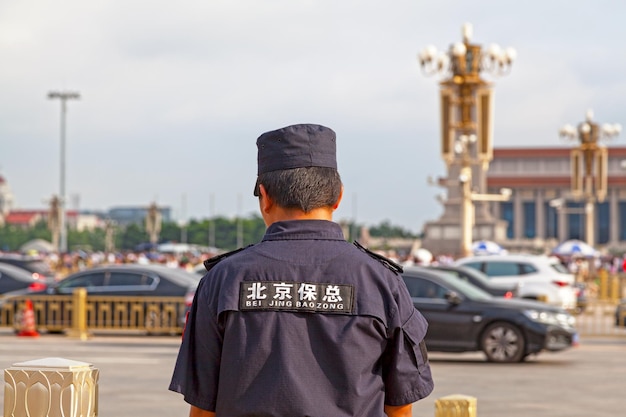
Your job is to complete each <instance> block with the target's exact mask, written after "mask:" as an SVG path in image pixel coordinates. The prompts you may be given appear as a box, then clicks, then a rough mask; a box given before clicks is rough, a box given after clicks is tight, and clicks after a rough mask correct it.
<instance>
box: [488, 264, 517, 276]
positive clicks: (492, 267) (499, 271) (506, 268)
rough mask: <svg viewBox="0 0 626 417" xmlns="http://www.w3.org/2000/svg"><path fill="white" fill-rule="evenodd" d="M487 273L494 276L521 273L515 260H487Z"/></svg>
mask: <svg viewBox="0 0 626 417" xmlns="http://www.w3.org/2000/svg"><path fill="white" fill-rule="evenodd" d="M484 272H485V274H487V275H489V276H490V277H493V276H511V275H519V274H520V270H519V267H518V265H517V264H516V263H515V262H502V261H493V262H485V271H484Z"/></svg>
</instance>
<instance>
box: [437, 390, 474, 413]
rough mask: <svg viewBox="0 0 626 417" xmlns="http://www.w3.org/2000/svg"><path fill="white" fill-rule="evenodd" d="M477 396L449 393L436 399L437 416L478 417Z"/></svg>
mask: <svg viewBox="0 0 626 417" xmlns="http://www.w3.org/2000/svg"><path fill="white" fill-rule="evenodd" d="M476 406H477V404H476V397H470V396H468V395H460V394H455V395H448V396H445V397H441V398H439V399H437V400H435V417H476Z"/></svg>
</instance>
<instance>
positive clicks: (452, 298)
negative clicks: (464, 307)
mask: <svg viewBox="0 0 626 417" xmlns="http://www.w3.org/2000/svg"><path fill="white" fill-rule="evenodd" d="M446 301H447V302H449V303H450V304H454V305H458V304H461V297H460V296H459V294H457V293H456V292H454V291H450V292H447V293H446Z"/></svg>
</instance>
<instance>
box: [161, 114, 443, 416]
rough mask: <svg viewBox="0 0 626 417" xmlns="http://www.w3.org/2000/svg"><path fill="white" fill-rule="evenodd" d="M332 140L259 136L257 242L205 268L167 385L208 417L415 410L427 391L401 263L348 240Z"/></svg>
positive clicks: (416, 319)
mask: <svg viewBox="0 0 626 417" xmlns="http://www.w3.org/2000/svg"><path fill="white" fill-rule="evenodd" d="M335 139H336V138H335V132H333V131H332V130H331V129H329V128H327V127H324V126H320V125H313V124H301V125H293V126H288V127H285V128H282V129H279V130H275V131H271V132H267V133H264V134H263V135H261V136H260V137H259V138H258V140H257V147H258V177H257V181H256V185H255V188H254V195H255V196H257V197H258V198H259V207H260V211H261V215H262V216H263V219H264V221H265V224H266V225H267V231H266V233H265V236H264V237H263V240H262V241H261V243H258V244H256V245H251V246H248V247H247V248H245V249H240V250H238V251H235V252H233V253H229V254H227V255H222V256H220V257H218V258H213V259H210V260H208V261H206V262H205V266H206V267H207V270H208V272H207V274H206V275H205V276H204V278H203V279H202V281H201V282H200V285H199V286H198V289H197V291H196V296H195V299H194V302H193V305H192V308H191V310H190V313H189V317H188V320H187V325H186V328H185V332H184V335H183V341H182V345H181V348H180V352H179V355H178V359H177V362H176V368H175V370H174V374H173V377H172V381H171V384H170V390H172V391H176V392H179V393H181V394H183V395H184V398H185V401H186V402H188V403H189V404H191V411H190V416H191V417H200V416H215V415H217V416H220V417H221V416H223V417H238V416H284V417H299V416H320V417H343V416H351V417H382V416H383V415H385V414H386V415H387V416H411V404H412V403H413V402H415V401H418V400H420V399H422V398H424V397H426V396H427V395H428V394H430V392H431V391H432V389H433V381H432V377H431V372H430V366H429V363H428V359H427V354H426V349H425V346H424V342H423V338H424V335H425V334H426V328H427V323H426V321H425V319H424V318H423V316H422V315H421V314H420V313H419V312H418V311H417V310H416V309H415V308H414V307H413V304H412V302H411V298H410V296H409V294H408V291H407V289H406V286H405V285H404V283H403V281H402V278H401V276H400V275H399V272H400V271H401V268H400V267H399V266H397V265H395V264H394V263H393V262H391V261H389V260H386V259H384V258H382V257H378V256H376V255H374V254H372V253H370V252H368V251H367V250H365V249H364V248H363V247H361V246H359V245H353V244H350V243H348V242H346V240H345V238H344V236H343V233H342V230H341V228H340V227H339V225H338V224H336V223H334V222H333V221H332V215H333V212H334V210H335V209H337V207H338V206H339V202H340V201H341V197H342V193H343V185H342V183H341V179H340V177H339V173H338V172H337V161H336V156H335Z"/></svg>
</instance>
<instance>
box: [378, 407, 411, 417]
mask: <svg viewBox="0 0 626 417" xmlns="http://www.w3.org/2000/svg"><path fill="white" fill-rule="evenodd" d="M385 414H387V417H411V416H413V404H406V405H386V404H385Z"/></svg>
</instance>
